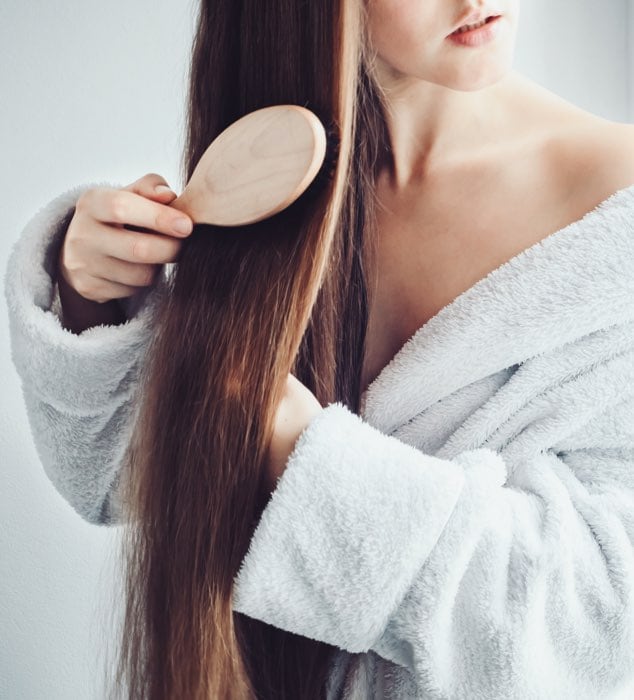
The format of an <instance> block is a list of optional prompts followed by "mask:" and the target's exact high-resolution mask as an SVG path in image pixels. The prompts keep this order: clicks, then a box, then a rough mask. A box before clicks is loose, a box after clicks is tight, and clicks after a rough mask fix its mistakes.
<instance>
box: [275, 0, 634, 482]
mask: <svg viewBox="0 0 634 700" xmlns="http://www.w3.org/2000/svg"><path fill="white" fill-rule="evenodd" d="M367 8H368V20H369V34H370V40H371V44H372V47H373V49H374V53H375V67H376V77H377V80H378V82H379V84H380V86H381V88H382V89H383V91H384V96H385V101H386V105H387V123H388V133H389V144H388V146H389V149H388V150H387V151H386V156H385V160H384V162H382V163H381V168H380V176H379V179H378V181H377V199H378V201H379V203H380V207H379V213H378V230H379V232H380V235H379V240H378V256H377V259H378V269H377V271H376V280H377V282H376V287H375V289H374V290H373V291H372V297H371V304H370V316H369V325H368V334H367V341H366V355H365V359H364V366H363V368H362V385H363V386H364V387H367V386H368V385H369V384H370V383H371V382H372V380H373V379H374V378H375V377H376V376H377V375H378V374H379V373H380V371H381V370H382V369H383V367H385V365H386V364H387V363H388V362H389V360H390V359H391V358H392V357H393V356H394V354H395V353H396V352H397V351H398V350H399V349H400V348H401V347H402V346H403V344H404V343H405V342H406V341H407V340H408V339H409V338H410V337H411V336H412V334H413V333H414V332H415V331H416V330H417V329H418V328H420V327H421V326H422V325H423V324H424V323H426V322H427V320H429V318H431V317H432V316H434V315H435V314H436V313H437V312H438V311H439V310H440V309H441V308H442V307H443V306H445V305H446V304H448V303H450V302H451V301H452V300H453V299H455V298H456V297H457V296H458V295H459V294H460V293H461V292H463V291H465V290H466V289H468V288H469V287H471V286H472V285H473V284H474V283H476V282H477V281H479V280H480V279H482V278H483V277H485V276H486V275H487V274H488V273H489V272H490V271H491V270H493V269H495V268H496V267H498V266H499V265H500V264H502V263H503V262H505V261H507V260H509V259H510V258H511V257H513V256H514V255H516V254H517V253H519V252H521V251H522V250H524V249H526V248H528V247H529V246H530V245H532V244H534V243H536V242H537V241H539V240H542V239H543V238H545V237H546V236H547V235H549V234H551V233H553V232H554V231H557V230H559V229H560V228H563V227H564V226H566V225H567V224H569V223H571V222H572V221H576V220H578V219H579V218H581V217H582V216H583V215H584V214H585V213H587V212H588V211H590V210H591V209H592V208H594V207H595V206H596V205H597V204H598V203H599V202H601V201H603V200H604V199H605V198H606V197H607V196H609V195H610V194H612V193H613V192H615V191H616V190H618V189H620V188H623V187H627V186H629V185H631V184H632V183H634V125H632V124H621V123H617V122H612V121H609V120H606V119H603V118H601V117H598V116H596V115H594V114H592V113H590V112H587V111H585V110H583V109H581V108H579V107H577V106H575V105H573V104H571V103H569V102H567V101H565V100H564V99H563V98H561V97H559V96H558V95H556V94H554V93H552V92H550V91H548V90H547V89H545V88H543V87H542V86H540V85H538V84H536V83H534V82H533V81H531V80H529V79H528V78H526V77H525V76H522V75H520V74H518V73H517V72H516V71H514V70H513V69H512V62H513V53H514V48H515V39H516V33H517V26H518V19H519V0H490V1H489V0H466V1H465V2H461V1H460V0H425V2H420V1H419V0H367ZM478 10H481V11H482V13H483V14H484V16H488V15H492V14H495V15H502V19H501V21H500V22H501V24H500V26H499V30H500V31H499V32H498V35H497V38H496V39H495V40H494V41H492V42H490V43H488V44H485V45H482V46H479V47H477V48H474V47H465V46H458V45H455V44H454V43H453V42H451V41H449V40H448V39H447V38H446V37H447V35H448V34H450V33H451V32H452V31H453V30H454V29H455V28H456V27H457V26H459V25H460V24H462V23H463V22H464V17H466V15H467V14H470V12H472V11H478ZM457 193H459V196H457ZM500 202H503V203H504V206H502V207H501V206H500ZM474 212H477V215H475V216H474ZM289 407H292V410H289ZM321 410H322V407H321V406H320V405H319V403H318V401H317V400H316V398H315V396H314V395H313V394H312V393H311V392H310V391H309V390H308V389H307V388H306V387H305V386H304V385H302V384H301V383H300V382H299V381H298V380H297V379H295V378H294V377H293V378H292V380H291V381H289V382H288V384H287V392H286V395H285V397H284V399H283V401H282V404H281V406H280V411H279V412H278V420H277V421H276V429H275V434H274V437H273V441H272V454H273V455H274V458H273V459H272V461H271V471H270V475H271V483H272V485H273V486H274V485H275V480H276V479H277V478H279V477H280V476H281V475H282V474H283V473H284V468H285V465H286V462H287V460H288V457H289V456H290V454H291V452H292V449H293V447H294V445H295V442H296V440H297V438H298V437H299V435H300V434H301V433H302V431H303V430H304V429H305V428H306V427H307V425H308V424H309V423H310V421H311V420H312V419H313V418H314V417H315V416H316V415H318V413H319V412H320V411H321Z"/></svg>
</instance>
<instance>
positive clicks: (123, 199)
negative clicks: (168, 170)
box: [76, 187, 193, 238]
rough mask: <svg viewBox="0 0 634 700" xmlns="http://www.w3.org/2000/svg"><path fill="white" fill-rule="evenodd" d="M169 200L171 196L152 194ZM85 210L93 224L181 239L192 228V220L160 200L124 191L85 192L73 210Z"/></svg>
mask: <svg viewBox="0 0 634 700" xmlns="http://www.w3.org/2000/svg"><path fill="white" fill-rule="evenodd" d="M152 196H153V197H159V198H161V197H163V199H164V200H165V201H168V200H169V201H172V200H173V199H174V197H173V196H172V195H171V194H169V195H168V194H163V195H158V194H156V193H155V194H153V195H152ZM84 209H86V210H89V211H90V215H91V216H92V217H94V219H95V220H96V221H99V222H101V223H105V224H111V225H112V224H114V225H117V226H120V227H123V226H124V225H125V224H131V225H133V226H138V227H142V228H145V229H149V230H152V231H156V232H158V233H163V234H166V235H169V236H177V237H178V238H185V237H186V236H188V235H189V234H190V233H191V232H192V229H193V222H192V220H191V219H190V218H189V217H188V216H187V215H186V214H183V213H182V212H181V211H179V210H177V209H174V208H171V207H169V206H168V205H167V204H164V203H161V202H160V201H154V200H152V199H147V198H146V197H145V196H142V195H141V196H140V195H139V194H137V193H135V192H131V191H128V190H125V189H114V188H108V187H100V188H96V189H93V190H88V191H86V192H85V193H84V194H83V195H82V196H81V197H80V198H79V200H78V201H77V204H76V211H77V212H79V213H80V214H81V212H82V211H83V210H84Z"/></svg>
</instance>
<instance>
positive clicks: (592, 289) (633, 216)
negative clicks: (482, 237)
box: [360, 184, 634, 434]
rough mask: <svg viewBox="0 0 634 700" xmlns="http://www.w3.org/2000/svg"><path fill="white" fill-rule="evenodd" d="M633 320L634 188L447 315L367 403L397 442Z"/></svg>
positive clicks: (527, 254) (406, 349)
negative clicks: (512, 370) (414, 421)
mask: <svg viewBox="0 0 634 700" xmlns="http://www.w3.org/2000/svg"><path fill="white" fill-rule="evenodd" d="M632 319H634V184H633V185H630V186H629V187H625V188H622V189H619V190H617V191H616V192H614V193H613V194H611V195H610V196H609V197H607V198H606V199H604V200H603V201H602V202H600V203H599V204H598V205H597V206H596V207H595V208H594V209H592V210H591V211H589V212H587V213H586V214H585V215H584V216H583V217H582V218H580V219H578V220H576V221H574V222H572V223H570V224H568V225H567V226H565V227H564V228H561V229H559V230H557V231H555V232H554V233H552V234H550V235H548V236H546V238H544V239H542V240H541V241H538V242H537V243H535V244H533V245H531V246H530V247H528V248H526V249H525V250H523V251H521V252H520V253H518V254H517V255H515V256H513V257H512V258H510V259H509V260H508V261H506V262H505V263H502V265H500V266H499V267H497V268H496V269H494V270H493V271H492V272H490V273H489V274H488V275H487V276H486V277H484V278H482V279H481V280H479V281H478V282H476V283H475V284H474V285H472V286H471V287H469V288H468V289H467V290H466V291H464V292H462V293H461V294H459V295H458V296H457V297H456V298H455V299H454V300H453V301H451V302H450V303H449V304H447V305H446V306H444V307H443V308H442V309H441V310H440V311H439V312H438V313H437V314H435V315H434V316H433V317H432V318H431V319H429V320H428V321H427V322H426V323H425V324H424V325H423V326H421V327H420V328H419V329H418V330H417V331H415V333H414V334H413V335H412V336H411V337H410V338H409V340H407V341H406V342H405V344H404V345H403V346H402V347H401V348H400V350H399V351H398V352H397V353H396V355H394V357H393V358H392V359H391V360H390V361H389V363H388V364H387V365H386V366H385V367H384V368H383V369H382V370H381V372H380V373H379V375H378V376H377V377H376V378H375V379H374V380H373V381H372V382H371V383H370V385H369V386H368V388H367V389H366V391H365V392H364V393H363V395H362V397H361V410H360V415H361V417H362V418H364V420H366V421H368V422H369V423H371V424H372V425H374V426H375V427H377V428H378V429H380V430H382V431H383V432H385V433H388V434H390V433H392V432H394V431H395V430H396V429H398V428H399V427H400V426H401V425H403V424H404V423H405V422H407V421H408V420H410V419H411V418H413V417H414V416H416V415H418V414H419V413H421V412H422V411H424V410H425V409H426V408H428V407H429V406H431V405H432V404H433V403H435V402H436V401H438V400H440V399H442V398H443V397H445V396H448V395H450V394H451V393H453V392H454V391H456V390H458V389H460V388H461V387H464V386H467V385H469V384H471V383H472V382H475V381H478V380H479V379H482V378H484V377H486V376H489V375H490V374H493V373H494V372H497V371H499V370H501V369H504V368H507V367H510V366H512V365H515V364H519V363H522V362H524V361H525V360H527V359H529V358H531V357H533V356H535V355H538V354H541V353H545V352H548V351H549V350H551V349H553V348H556V347H558V346H561V345H563V344H565V343H568V342H572V341H574V340H575V339H577V338H580V337H582V336H584V335H586V334H588V333H592V332H594V331H597V330H599V329H602V328H606V327H608V326H610V325H613V324H617V323H621V322H626V321H628V320H632Z"/></svg>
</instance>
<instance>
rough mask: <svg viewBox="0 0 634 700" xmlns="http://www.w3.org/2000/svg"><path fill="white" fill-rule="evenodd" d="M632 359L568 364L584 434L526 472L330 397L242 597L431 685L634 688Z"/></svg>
mask: <svg viewBox="0 0 634 700" xmlns="http://www.w3.org/2000/svg"><path fill="white" fill-rule="evenodd" d="M608 365H610V366H608ZM631 367H632V353H631V352H630V353H629V354H625V355H622V356H617V357H616V358H614V359H613V362H611V363H607V364H606V365H605V366H601V367H598V368H596V367H595V368H594V370H595V371H596V374H594V375H593V376H594V379H592V380H590V379H589V377H583V376H579V377H574V378H573V379H571V382H570V384H571V385H572V388H573V391H572V392H571V393H572V394H576V392H578V394H579V395H578V396H576V400H575V402H574V403H571V404H569V410H570V411H573V412H576V414H577V417H578V421H577V423H578V429H579V430H578V432H577V436H578V439H577V443H578V446H577V447H575V444H574V443H575V440H573V439H571V440H569V441H568V444H566V443H565V441H562V442H561V443H560V444H558V445H557V446H556V447H555V446H553V445H551V446H550V447H548V448H547V449H543V450H540V451H539V452H537V453H536V454H534V455H533V456H532V457H531V459H530V460H528V461H527V462H526V463H525V464H524V465H520V466H517V467H516V468H515V469H514V470H510V469H509V468H508V464H507V463H506V461H505V458H504V456H503V455H501V454H500V453H498V452H494V451H492V450H491V449H488V448H485V447H483V448H478V449H473V450H469V451H463V452H460V453H459V454H457V455H455V457H454V458H452V459H440V458H437V457H434V456H430V455H427V454H424V453H423V452H422V451H420V450H419V449H418V448H415V447H413V446H410V445H408V444H406V443H404V442H402V441H401V440H399V439H397V438H395V437H393V436H390V435H387V434H385V433H382V432H381V431H379V430H377V429H375V428H374V427H373V426H372V425H370V424H369V423H367V422H365V421H364V420H362V418H361V417H359V416H358V415H356V414H354V413H352V412H351V411H349V410H348V409H347V408H346V407H345V406H344V405H342V404H341V403H333V404H330V405H328V406H327V407H326V408H324V409H323V410H322V412H321V413H320V414H318V415H317V416H316V417H315V418H314V419H313V421H312V422H311V423H310V424H309V425H308V427H307V428H306V429H305V430H304V431H303V432H302V434H301V435H300V437H299V439H298V441H297V443H296V445H295V448H294V450H293V452H292V454H291V456H290V458H289V460H288V462H287V468H286V471H285V472H284V474H283V475H282V477H281V478H280V479H279V480H278V483H277V488H276V489H275V490H274V492H273V494H272V497H271V499H270V501H269V503H268V504H267V506H266V508H265V510H264V512H263V515H262V518H261V520H260V522H259V524H258V527H257V528H256V531H255V533H254V537H253V539H252V541H251V545H250V548H249V552H248V553H247V556H246V557H245V559H244V561H243V562H242V566H241V569H240V571H239V572H238V574H237V576H236V579H235V582H234V583H235V587H234V603H233V605H234V609H235V610H237V611H239V612H242V613H244V614H246V615H249V616H251V617H255V618H257V619H260V620H263V621H265V622H267V623H270V624H273V625H275V626H277V627H281V628H283V629H286V630H289V631H292V632H294V633H297V634H301V635H304V636H307V637H310V638H314V639H318V640H320V641H324V642H326V643H329V644H332V645H335V646H337V647H340V648H342V649H346V650H348V651H349V652H367V651H368V650H372V651H374V652H376V653H377V654H379V655H381V656H383V657H384V658H386V659H389V660H390V661H392V662H395V663H398V664H400V665H401V666H404V667H406V668H407V669H408V670H409V671H410V672H411V673H412V674H413V675H414V677H415V679H416V682H417V683H418V685H419V687H420V688H423V689H425V690H426V691H427V693H428V694H426V695H424V697H430V698H431V697H433V698H452V699H455V698H465V699H467V698H469V699H472V698H478V699H485V698H486V699H487V700H491V699H493V698H500V699H502V698H562V699H563V698H573V697H574V698H583V699H587V700H590V699H592V700H595V699H597V698H607V697H614V696H612V695H610V693H612V692H614V691H617V690H619V689H622V688H623V687H624V686H628V687H629V688H630V692H631V689H632V687H633V686H634V547H633V542H634V420H633V419H634V397H633V396H632V394H633V393H634V392H633V390H634V386H633V385H632V384H631V383H630V390H629V395H628V394H627V392H624V390H623V383H621V386H620V388H618V387H616V386H615V382H614V381H607V382H606V377H608V376H610V373H616V374H617V376H618V375H619V372H622V375H621V376H623V377H624V378H625V377H627V376H628V375H629V376H630V378H631V376H632V370H631ZM586 379H587V380H589V381H591V385H590V386H585V387H584V381H585V380H586ZM590 389H591V390H590ZM546 413H547V411H546ZM536 422H538V420H537V421H536ZM619 697H621V696H619ZM627 697H631V695H627Z"/></svg>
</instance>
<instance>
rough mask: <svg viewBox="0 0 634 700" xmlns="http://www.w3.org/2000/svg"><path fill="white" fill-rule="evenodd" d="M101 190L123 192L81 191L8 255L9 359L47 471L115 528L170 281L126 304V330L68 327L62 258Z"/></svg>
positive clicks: (64, 198)
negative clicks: (143, 382) (73, 227)
mask: <svg viewBox="0 0 634 700" xmlns="http://www.w3.org/2000/svg"><path fill="white" fill-rule="evenodd" d="M96 186H108V187H120V185H116V184H111V183H106V182H100V183H88V184H84V185H80V186H78V187H75V188H73V189H71V190H69V191H66V192H64V193H62V194H60V195H58V196H57V197H55V198H54V199H53V200H52V201H50V202H48V203H47V204H46V205H45V206H43V207H42V208H41V209H40V210H39V211H38V212H37V213H36V214H35V215H34V216H33V217H32V218H31V220H30V221H29V222H28V223H27V225H26V227H25V228H24V230H23V231H22V233H21V235H20V236H19V238H18V240H17V241H16V242H15V243H14V245H13V247H12V250H11V252H10V255H9V259H8V264H7V269H6V271H5V280H4V294H5V298H6V301H7V309H8V314H9V328H10V342H11V358H12V360H13V363H14V365H15V368H16V370H17V372H18V375H19V377H20V379H21V385H22V392H23V395H24V402H25V406H26V410H27V417H28V420H29V424H30V429H31V432H32V436H33V441H34V444H35V447H36V449H37V452H38V455H39V458H40V461H41V463H42V465H43V467H44V471H45V473H46V475H47V476H48V478H49V479H50V481H51V482H52V484H53V485H54V486H55V488H56V489H57V491H58V492H59V493H60V494H61V495H62V496H63V497H64V499H65V500H66V501H67V502H68V503H69V504H70V505H71V506H72V507H73V508H74V509H75V510H76V511H77V513H79V515H81V517H82V518H83V519H85V520H87V521H88V522H90V523H94V524H112V523H115V522H116V521H117V518H118V516H119V513H118V510H117V502H116V484H117V479H118V475H119V466H120V459H121V456H122V452H123V449H124V448H125V446H126V444H127V440H128V438H129V435H128V432H129V428H130V427H131V426H130V423H131V422H130V420H129V419H130V414H131V410H132V407H133V399H134V393H135V388H136V379H137V376H138V371H139V368H140V366H141V362H142V359H143V354H144V351H145V349H146V347H147V345H148V341H149V339H150V330H151V317H152V312H153V310H154V307H155V304H156V302H157V301H158V299H159V298H160V296H161V295H162V294H163V293H164V292H165V275H164V274H163V275H159V278H158V280H157V282H156V284H155V285H154V286H152V287H147V288H145V289H143V290H142V291H141V292H139V293H137V294H136V295H134V296H133V297H129V298H127V299H125V300H122V301H121V303H122V306H123V309H124V311H125V317H126V319H127V320H126V321H125V322H124V323H122V324H120V325H100V326H95V327H92V328H88V329H86V330H84V331H83V332H82V333H80V334H79V335H76V334H74V333H71V332H70V331H68V330H66V329H65V328H63V326H62V325H61V322H60V318H59V315H58V309H57V307H56V306H55V291H56V290H55V286H56V285H54V280H55V271H56V263H57V255H58V252H59V247H60V245H61V243H62V240H63V235H64V234H65V232H66V228H67V225H68V222H69V221H70V219H69V216H70V215H71V214H72V212H73V211H74V206H75V203H76V202H77V199H78V198H79V196H80V195H81V193H82V192H83V191H85V190H86V189H88V188H90V187H96ZM163 272H165V269H164V270H163Z"/></svg>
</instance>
